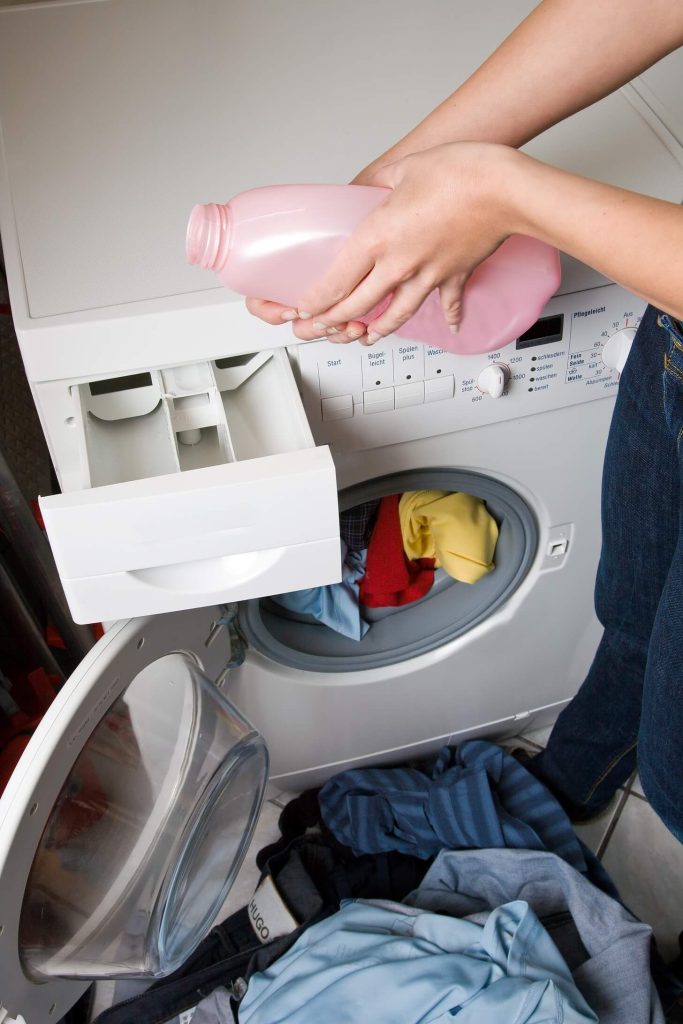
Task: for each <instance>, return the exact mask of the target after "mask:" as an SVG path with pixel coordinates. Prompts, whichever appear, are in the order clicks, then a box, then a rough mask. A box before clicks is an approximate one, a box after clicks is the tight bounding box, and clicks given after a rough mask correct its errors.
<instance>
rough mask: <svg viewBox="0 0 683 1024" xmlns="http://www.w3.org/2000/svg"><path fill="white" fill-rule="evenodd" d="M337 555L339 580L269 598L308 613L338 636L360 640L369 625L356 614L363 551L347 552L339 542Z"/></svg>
mask: <svg viewBox="0 0 683 1024" xmlns="http://www.w3.org/2000/svg"><path fill="white" fill-rule="evenodd" d="M341 556H342V579H341V583H331V584H330V585H329V586H327V587H311V588H310V589H308V590H292V591H291V592H290V593H289V594H276V595H275V596H274V597H273V598H272V600H273V601H275V602H276V603H277V604H279V605H282V607H283V608H288V609H289V610H290V611H292V612H299V613H300V614H303V615H312V616H313V618H315V619H317V620H318V621H319V622H322V623H323V624H324V625H325V626H329V628H330V629H333V630H334V631H335V632H336V633H341V634H342V636H348V637H349V639H351V640H361V639H362V638H363V637H364V636H365V634H366V633H367V631H368V630H369V628H370V626H369V625H368V623H367V622H366V621H365V619H363V618H362V616H361V613H360V603H359V600H358V586H357V581H358V580H360V579H362V578H363V576H364V575H365V561H366V557H367V551H366V550H363V551H349V550H348V548H347V547H346V544H345V543H344V541H341Z"/></svg>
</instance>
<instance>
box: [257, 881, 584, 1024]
mask: <svg viewBox="0 0 683 1024" xmlns="http://www.w3.org/2000/svg"><path fill="white" fill-rule="evenodd" d="M239 1020H240V1024H323V1022H324V1024H328V1022H329V1024H453V1022H454V1020H455V1022H456V1024H579V1022H589V1021H590V1022H596V1021H597V1020H598V1018H597V1017H596V1016H595V1014H594V1013H593V1012H592V1010H591V1009H590V1008H589V1007H588V1004H587V1003H586V1002H585V1000H584V998H583V996H582V995H581V994H580V993H579V991H578V989H577V988H576V986H575V984H574V982H573V980H572V976H571V974H570V973H569V970H568V968H567V966H566V964H565V962H564V960H563V959H562V957H561V956H560V954H559V952H558V951H557V948H556V947H555V945H554V943H553V941H552V939H551V938H550V936H549V935H548V933H547V932H546V931H545V929H544V928H543V926H542V925H541V923H540V922H539V920H538V918H537V917H536V915H535V914H534V912H533V910H531V909H530V907H529V905H528V904H527V903H525V902H524V901H522V900H518V901H516V902H514V903H506V904H505V905H504V906H501V907H498V908H497V909H496V910H494V911H493V912H492V913H491V914H490V915H489V916H488V918H487V920H486V922H485V924H483V925H481V924H476V923H474V922H472V921H466V920H460V919H458V918H453V917H447V916H445V915H441V914H434V913H430V912H425V911H421V910H419V909H416V908H413V907H407V906H405V905H403V904H401V903H391V902H388V901H363V900H358V901H356V902H348V903H345V904H344V905H343V906H342V909H341V910H340V911H339V912H338V913H336V914H333V915H332V916H331V917H329V918H327V919H326V920H324V921H321V922H319V923H318V924H316V925H313V926H312V927H311V928H309V929H308V930H307V931H306V932H304V934H303V935H302V936H301V937H300V938H299V939H298V941H297V942H296V943H295V944H294V946H292V948H291V949H290V950H289V951H288V952H287V953H285V954H284V956H282V957H280V959H279V960H276V961H275V963H274V964H272V965H271V966H270V967H269V968H268V969H267V970H266V971H263V972H262V973H258V974H254V975H253V977H252V978H251V980H250V982H249V987H248V989H247V993H246V995H245V997H244V999H243V1001H242V1003H241V1005H240V1008H239Z"/></svg>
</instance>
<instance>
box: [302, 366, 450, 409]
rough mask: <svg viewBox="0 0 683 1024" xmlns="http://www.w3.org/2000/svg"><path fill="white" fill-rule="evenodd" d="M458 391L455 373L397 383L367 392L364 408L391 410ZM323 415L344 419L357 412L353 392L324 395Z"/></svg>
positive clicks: (434, 400)
mask: <svg viewBox="0 0 683 1024" xmlns="http://www.w3.org/2000/svg"><path fill="white" fill-rule="evenodd" d="M454 393H455V379H454V378H453V377H452V376H448V377H437V378H434V379H432V380H424V381H423V380H416V381H413V382H412V383H411V384H397V385H396V387H393V388H379V389H378V390H376V391H364V392H363V412H364V413H366V414H367V413H373V412H391V411H392V410H393V409H405V408H407V407H408V406H410V405H423V404H424V403H426V402H441V401H443V399H445V398H452V397H453V395H454ZM321 401H322V417H323V419H324V420H344V419H348V418H349V417H350V416H353V412H354V409H353V395H338V396H336V397H334V398H323V399H322V400H321Z"/></svg>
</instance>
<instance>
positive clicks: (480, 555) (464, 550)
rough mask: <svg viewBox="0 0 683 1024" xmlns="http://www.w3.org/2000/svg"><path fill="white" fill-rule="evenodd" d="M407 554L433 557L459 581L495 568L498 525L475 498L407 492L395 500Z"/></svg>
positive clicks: (448, 494) (470, 496)
mask: <svg viewBox="0 0 683 1024" xmlns="http://www.w3.org/2000/svg"><path fill="white" fill-rule="evenodd" d="M399 517H400V520H401V531H402V533H403V546H404V550H405V553H406V555H407V556H408V558H413V559H416V558H433V559H434V561H435V564H436V566H437V567H441V568H443V569H444V570H445V571H446V572H447V573H448V575H449V576H452V577H453V578H454V579H456V580H459V581H460V582H461V583H476V582H477V580H479V579H481V577H482V576H485V575H486V574H487V573H489V572H491V570H492V569H494V568H495V565H494V562H493V555H494V552H495V549H496V542H497V540H498V525H497V523H496V521H495V519H494V518H493V516H492V515H491V514H490V513H489V512H488V510H487V508H486V505H485V504H484V502H483V501H482V499H481V498H477V497H475V496H474V495H472V494H464V493H462V492H454V493H449V492H448V491H407V492H406V493H405V494H403V495H402V497H401V500H400V502H399Z"/></svg>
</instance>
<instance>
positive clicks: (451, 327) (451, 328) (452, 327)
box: [448, 324, 460, 334]
mask: <svg viewBox="0 0 683 1024" xmlns="http://www.w3.org/2000/svg"><path fill="white" fill-rule="evenodd" d="M448 330H449V331H450V332H451V334H457V333H458V331H459V330H460V327H459V326H458V324H449V325H448Z"/></svg>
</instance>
